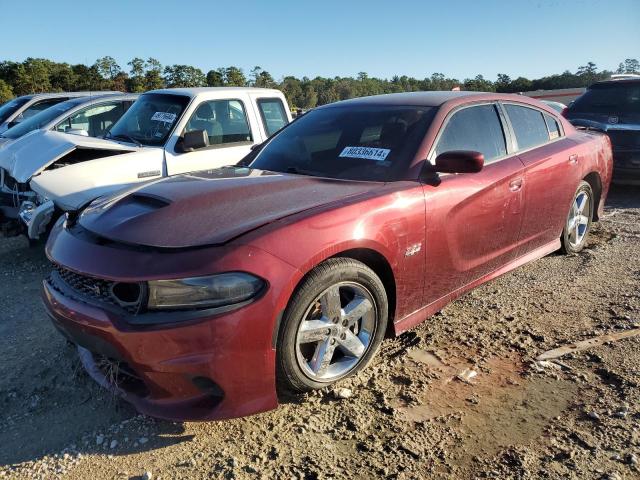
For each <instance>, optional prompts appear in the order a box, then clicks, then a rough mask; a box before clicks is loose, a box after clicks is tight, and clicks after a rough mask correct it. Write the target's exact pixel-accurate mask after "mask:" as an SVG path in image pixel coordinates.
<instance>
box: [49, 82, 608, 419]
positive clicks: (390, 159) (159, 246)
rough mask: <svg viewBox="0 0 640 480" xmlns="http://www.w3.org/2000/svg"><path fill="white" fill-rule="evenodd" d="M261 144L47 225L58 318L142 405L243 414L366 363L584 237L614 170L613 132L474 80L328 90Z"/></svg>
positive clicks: (93, 362) (572, 248)
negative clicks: (464, 298)
mask: <svg viewBox="0 0 640 480" xmlns="http://www.w3.org/2000/svg"><path fill="white" fill-rule="evenodd" d="M251 160H252V161H251V163H250V166H249V167H228V168H222V169H219V170H214V171H210V172H205V173H198V174H193V175H180V176H176V177H172V178H167V179H163V180H160V181H156V182H151V183H147V184H145V185H138V186H136V187H133V188H131V189H129V190H128V191H126V192H124V193H122V194H120V195H117V196H114V197H111V198H107V199H102V200H98V201H96V202H94V203H93V204H92V205H91V206H90V207H89V208H87V209H86V210H85V211H84V212H83V213H82V214H81V215H80V216H79V218H67V219H66V221H64V222H62V221H61V222H59V223H58V224H57V225H56V227H55V229H54V230H53V232H52V234H51V237H50V239H49V242H48V245H47V254H48V256H49V258H50V260H51V261H52V262H53V264H54V269H53V272H52V273H51V276H50V277H49V278H48V279H47V280H46V281H45V282H44V291H43V295H44V301H45V304H46V307H47V309H48V312H49V314H50V316H51V318H52V320H53V322H54V324H55V325H56V326H57V327H58V328H59V329H60V331H61V332H62V333H63V334H64V335H66V336H67V337H68V338H69V339H71V340H72V341H73V342H75V343H76V344H77V345H78V346H79V347H80V349H79V350H80V353H81V358H82V360H83V363H84V364H85V367H87V369H88V370H89V372H90V373H91V374H92V375H93V376H94V378H96V379H97V380H99V381H100V382H101V383H102V384H103V385H105V386H107V387H109V388H112V389H115V390H116V391H118V392H119V393H120V394H122V395H124V396H125V398H127V399H128V400H129V401H131V402H132V403H134V404H135V406H136V407H137V408H138V409H139V410H140V411H141V412H144V413H148V414H150V415H155V416H159V417H165V418H171V419H201V420H204V419H221V418H229V417H237V416H242V415H248V414H252V413H256V412H260V411H264V410H268V409H272V408H274V407H276V406H277V398H278V397H277V392H278V391H279V390H280V389H286V390H289V391H305V390H311V389H317V388H322V387H326V386H327V385H331V384H333V383H334V382H336V381H338V380H340V379H341V378H344V377H346V376H348V375H353V374H355V373H356V372H357V371H358V370H360V369H362V368H364V367H365V366H366V365H367V363H369V361H370V360H371V358H372V357H373V355H374V354H375V353H376V350H377V349H378V347H379V346H380V343H381V342H382V339H383V337H384V336H385V334H387V333H389V334H398V333H399V332H402V331H404V330H406V329H408V328H411V327H413V326H414V325H416V324H418V323H420V322H423V321H424V320H425V319H426V318H428V317H429V316H430V315H432V314H433V313H434V312H436V311H437V310H439V309H441V308H442V307H443V306H444V305H446V304H447V303H449V302H451V301H452V300H453V299H455V298H456V297H458V296H459V295H461V294H462V293H464V292H465V291H468V290H469V289H471V288H473V287H475V286H477V285H479V284H481V283H483V282H486V281H487V280H490V279H492V278H495V277H497V276H498V275H501V274H503V273H505V272H508V271H509V270H512V269H514V268H516V267H517V266H519V265H522V264H524V263H526V262H529V261H531V260H534V259H537V258H540V257H542V256H544V255H546V254H548V253H550V252H553V251H555V250H559V249H561V250H563V251H565V252H578V251H580V250H581V249H582V248H583V247H584V245H585V239H586V237H587V234H588V232H589V228H590V226H591V222H592V221H594V220H597V219H598V215H599V214H600V213H601V212H602V207H603V204H604V200H605V197H606V194H607V191H608V188H609V182H610V178H611V171H612V160H611V145H610V143H609V140H608V138H607V137H606V136H604V135H601V134H598V133H592V132H586V131H578V130H576V129H575V128H574V127H572V126H571V125H570V124H569V123H568V122H567V121H566V120H564V119H563V118H562V117H560V116H558V114H557V113H556V112H555V111H554V110H552V109H550V108H548V107H546V106H545V105H543V104H542V103H539V102H537V101H535V100H531V99H528V98H526V97H520V96H512V95H497V94H472V93H465V92H462V93H460V92H429V93H409V94H394V95H383V96H376V97H369V98H361V99H356V100H349V101H345V102H339V103H335V104H332V105H328V106H325V107H321V108H318V109H316V110H314V111H312V112H310V113H308V114H306V115H304V116H303V117H301V118H300V119H299V120H297V121H296V122H294V123H292V124H291V125H289V126H287V127H286V128H284V129H283V130H282V131H281V132H279V133H278V134H277V135H275V136H274V137H273V138H271V139H270V141H269V142H268V143H266V145H263V146H262V147H261V148H260V149H257V150H254V152H252V158H251ZM470 328H472V326H470Z"/></svg>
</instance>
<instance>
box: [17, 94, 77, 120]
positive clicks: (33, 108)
mask: <svg viewBox="0 0 640 480" xmlns="http://www.w3.org/2000/svg"><path fill="white" fill-rule="evenodd" d="M67 100H69V99H68V98H52V99H49V100H42V101H41V102H37V103H34V104H33V105H30V106H29V107H27V108H26V109H25V110H24V111H23V112H22V118H23V119H27V118H29V117H33V116H34V115H36V114H38V113H40V112H42V111H43V110H46V109H47V108H49V107H52V106H53V105H56V104H58V103H60V102H65V101H67Z"/></svg>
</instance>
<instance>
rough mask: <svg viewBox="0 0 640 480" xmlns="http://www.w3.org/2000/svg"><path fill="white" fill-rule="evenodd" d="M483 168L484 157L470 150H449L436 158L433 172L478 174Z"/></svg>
mask: <svg viewBox="0 0 640 480" xmlns="http://www.w3.org/2000/svg"><path fill="white" fill-rule="evenodd" d="M483 166H484V155H483V154H482V153H480V152H474V151H472V150H451V151H449V152H443V153H441V154H440V155H438V156H437V157H436V165H435V168H434V170H435V171H436V172H440V173H478V172H479V171H480V170H482V167H483Z"/></svg>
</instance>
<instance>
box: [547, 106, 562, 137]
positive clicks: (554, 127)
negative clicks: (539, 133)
mask: <svg viewBox="0 0 640 480" xmlns="http://www.w3.org/2000/svg"><path fill="white" fill-rule="evenodd" d="M544 121H545V122H546V123H547V128H548V129H549V138H550V139H551V140H555V139H556V138H558V137H559V136H560V127H559V126H558V122H557V121H556V119H555V118H553V117H552V116H551V115H547V114H546V113H545V114H544Z"/></svg>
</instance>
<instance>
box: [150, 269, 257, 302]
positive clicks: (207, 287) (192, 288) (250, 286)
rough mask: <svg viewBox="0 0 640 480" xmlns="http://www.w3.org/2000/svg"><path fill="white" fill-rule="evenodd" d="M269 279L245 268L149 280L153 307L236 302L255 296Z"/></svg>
mask: <svg viewBox="0 0 640 480" xmlns="http://www.w3.org/2000/svg"><path fill="white" fill-rule="evenodd" d="M264 286H265V282H264V281H263V280H261V279H259V278H258V277H254V276H253V275H250V274H248V273H243V272H229V273H221V274H218V275H211V276H206V277H192V278H183V279H179V280H152V281H149V300H148V303H147V307H148V309H149V310H170V309H174V310H175V309H185V308H215V307H223V306H229V305H236V304H240V303H243V302H246V301H247V300H250V299H252V298H253V297H255V296H256V295H258V294H259V293H260V292H261V291H262V289H263V288H264Z"/></svg>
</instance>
